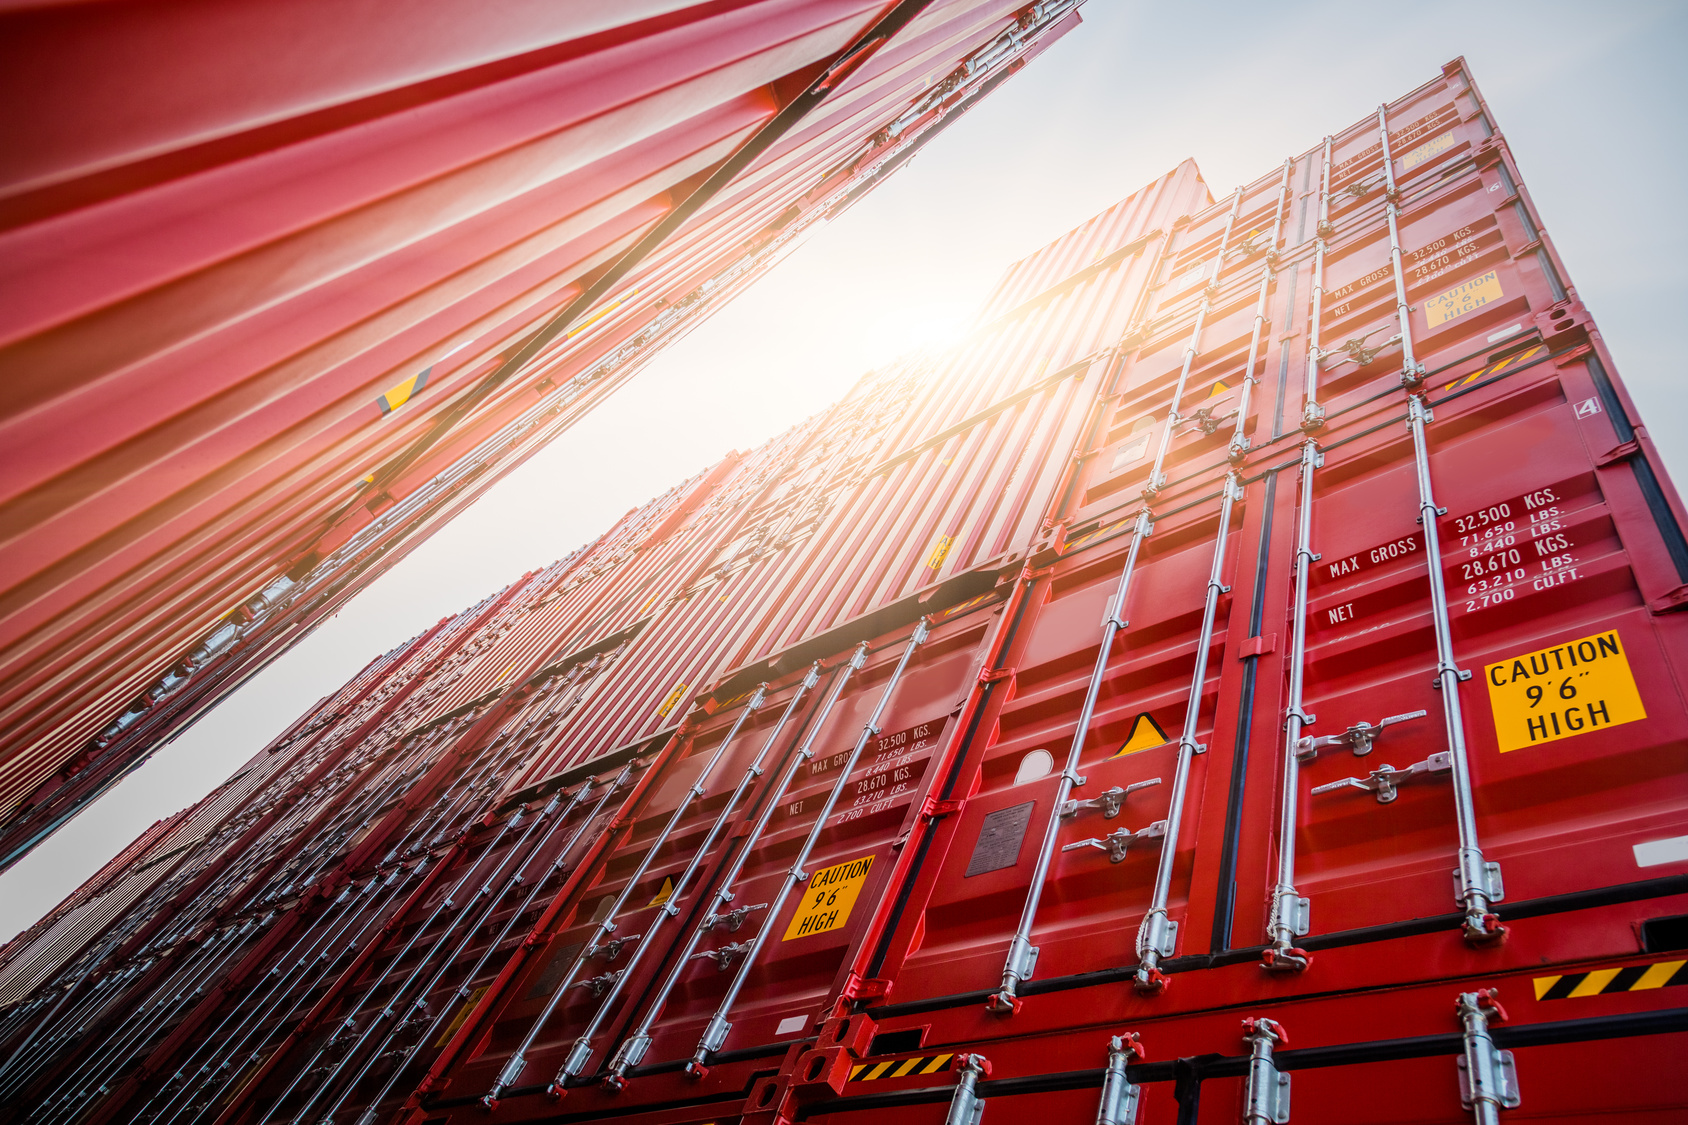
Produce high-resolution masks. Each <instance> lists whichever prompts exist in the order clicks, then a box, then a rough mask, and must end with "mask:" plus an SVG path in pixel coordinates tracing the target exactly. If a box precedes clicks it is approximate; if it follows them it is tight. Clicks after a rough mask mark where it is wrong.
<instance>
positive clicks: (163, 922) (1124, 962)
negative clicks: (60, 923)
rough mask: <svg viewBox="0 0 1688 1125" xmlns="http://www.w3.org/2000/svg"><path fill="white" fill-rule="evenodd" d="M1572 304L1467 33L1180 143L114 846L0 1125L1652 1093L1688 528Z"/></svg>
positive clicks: (1417, 1113) (1458, 1101)
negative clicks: (937, 334)
mask: <svg viewBox="0 0 1688 1125" xmlns="http://www.w3.org/2000/svg"><path fill="white" fill-rule="evenodd" d="M1565 278H1566V274H1565V271H1564V268H1563V265H1562V263H1561V262H1560V261H1559V260H1558V257H1557V255H1556V253H1555V251H1554V249H1553V247H1552V244H1551V241H1550V240H1549V239H1548V238H1547V236H1546V235H1545V234H1544V233H1543V231H1542V227H1541V223H1540V220H1539V218H1538V217H1537V216H1536V214H1535V211H1534V209H1533V206H1532V205H1531V203H1530V201H1529V198H1528V195H1527V193H1526V192H1525V191H1524V189H1523V188H1522V186H1521V181H1520V179H1519V176H1518V171H1517V168H1516V166H1515V164H1514V163H1513V159H1512V156H1511V153H1510V151H1509V150H1508V148H1507V146H1506V144H1505V142H1504V140H1503V138H1502V137H1501V136H1500V135H1499V134H1498V133H1496V132H1495V130H1494V126H1493V122H1492V120H1491V118H1490V116H1489V114H1488V110H1487V108H1486V106H1485V105H1484V103H1483V101H1482V99H1481V97H1480V95H1479V94H1478V93H1477V91H1476V89H1475V87H1474V86H1473V85H1472V84H1471V81H1470V78H1469V76H1468V74H1467V73H1466V70H1465V68H1464V65H1463V63H1462V62H1459V61H1456V62H1454V63H1451V64H1449V66H1448V67H1447V68H1445V70H1444V73H1443V74H1442V75H1441V76H1440V77H1438V78H1437V79H1436V80H1434V81H1432V82H1430V83H1428V84H1427V85H1425V86H1423V87H1421V88H1420V89H1418V90H1415V91H1413V92H1412V93H1411V94H1409V95H1407V96H1406V97H1405V98H1402V99H1399V100H1397V101H1395V102H1392V103H1389V104H1388V105H1385V106H1384V107H1382V108H1381V109H1380V110H1379V113H1378V116H1377V117H1376V118H1375V119H1369V120H1367V121H1363V122H1361V123H1359V124H1357V125H1355V126H1353V127H1351V128H1349V129H1346V130H1344V131H1342V132H1340V133H1337V134H1335V135H1333V136H1332V137H1330V138H1326V139H1325V140H1324V141H1323V142H1322V143H1321V144H1319V145H1318V146H1316V147H1314V148H1313V149H1312V150H1310V151H1309V152H1307V153H1303V154H1301V155H1298V156H1296V157H1292V158H1290V159H1289V160H1287V161H1285V163H1284V164H1283V165H1282V166H1281V167H1280V168H1277V169H1274V170H1273V171H1272V172H1271V173H1269V174H1268V175H1266V176H1263V177H1262V178H1261V179H1260V180H1258V181H1256V182H1254V183H1251V184H1248V185H1244V186H1243V187H1240V188H1238V189H1237V190H1235V191H1234V192H1231V193H1227V194H1225V195H1223V196H1221V197H1219V198H1218V199H1215V198H1213V197H1212V196H1211V195H1210V194H1209V192H1208V190H1207V188H1206V186H1205V185H1204V184H1203V183H1202V182H1201V180H1200V178H1199V175H1198V174H1197V172H1196V170H1195V168H1194V166H1193V165H1190V164H1186V165H1183V166H1180V167H1179V168H1178V169H1175V170H1174V171H1172V172H1171V173H1169V174H1168V175H1166V176H1165V177H1162V178H1161V179H1160V180H1158V181H1156V182H1155V183H1154V184H1152V185H1150V186H1149V187H1147V188H1145V189H1143V190H1142V191H1140V192H1138V193H1136V194H1135V195H1133V196H1131V197H1130V198H1129V199H1127V200H1126V201H1124V202H1123V203H1121V204H1120V205H1119V206H1117V207H1115V208H1113V209H1111V210H1110V211H1108V212H1106V213H1104V214H1103V215H1101V216H1098V217H1097V218H1096V219H1095V220H1092V222H1090V223H1088V224H1086V225H1085V226H1084V227H1081V228H1079V229H1078V230H1076V231H1074V232H1072V233H1071V234H1069V235H1068V236H1066V237H1064V238H1063V239H1061V240H1059V241H1057V242H1056V243H1055V244H1053V245H1052V246H1050V247H1047V248H1046V249H1044V250H1042V251H1040V252H1039V253H1037V254H1035V255H1033V256H1032V257H1031V258H1029V259H1027V260H1026V261H1024V262H1021V263H1019V264H1017V265H1016V266H1015V267H1014V268H1013V269H1012V270H1010V272H1009V274H1008V275H1007V276H1006V277H1005V279H1004V281H1003V282H1002V284H1001V285H1000V286H999V287H998V289H997V291H996V292H995V293H994V294H993V296H992V298H991V300H990V303H989V304H988V306H987V309H986V312H985V313H984V315H983V317H982V318H981V322H980V324H979V326H978V327H977V329H976V330H975V332H974V333H973V334H972V336H971V338H970V339H969V340H968V341H967V342H966V343H965V344H963V345H961V346H959V347H958V348H956V349H954V350H953V351H951V352H948V353H946V354H944V355H941V356H928V357H919V358H916V359H913V360H910V361H907V362H904V363H901V364H898V365H895V366H893V367H891V368H889V369H887V370H884V371H880V372H875V373H873V374H871V375H869V376H868V377H866V378H865V379H864V380H862V382H861V383H860V384H859V385H858V386H857V387H856V389H855V390H853V391H852V392H851V394H850V395H849V396H847V397H846V399H845V400H844V401H843V402H841V403H839V404H838V405H837V406H836V407H834V408H833V409H832V410H830V411H828V412H826V413H824V414H823V415H821V416H819V417H817V418H814V419H811V420H809V421H808V422H806V423H804V424H802V425H800V426H798V427H796V428H794V429H793V430H792V431H790V432H788V433H787V434H784V435H782V436H781V437H779V438H777V439H775V440H774V441H773V442H770V443H769V444H768V445H766V446H764V447H762V448H761V449H758V450H756V451H753V452H751V453H748V454H744V455H733V456H731V457H729V458H728V459H727V460H725V461H723V462H722V463H721V464H720V465H718V466H716V467H715V468H713V469H711V470H710V471H708V472H706V473H705V474H703V475H701V476H700V477H698V478H696V479H694V480H692V481H690V482H687V483H686V484H685V485H683V486H682V487H680V488H678V489H676V490H675V491H673V492H671V493H669V494H668V495H666V496H664V497H662V498H660V499H658V500H657V501H654V502H653V503H652V504H651V505H649V506H647V507H646V508H644V509H642V510H640V511H638V512H636V513H633V514H630V516H629V517H628V518H627V519H626V520H624V521H623V523H622V524H620V525H619V526H618V527H617V528H616V529H614V530H612V531H611V532H610V533H609V534H608V535H606V536H605V537H604V538H603V539H601V540H600V541H598V542H597V543H595V544H593V545H592V546H591V547H589V548H587V549H585V550H584V551H582V552H579V553H577V554H576V555H575V556H572V557H571V558H570V559H568V560H565V561H564V562H563V563H560V564H558V565H557V566H555V567H552V568H548V569H547V570H546V571H543V572H539V573H538V574H536V575H532V576H529V577H528V578H527V579H525V580H524V581H523V582H521V583H519V584H517V585H516V586H514V587H512V588H511V589H510V590H507V591H505V592H504V593H503V594H501V595H500V596H499V597H498V598H496V599H493V600H492V601H489V602H488V603H486V604H484V605H483V606H480V607H477V608H476V609H475V610H474V611H471V613H470V614H469V615H465V618H464V619H460V621H458V622H453V623H450V624H442V626H441V628H440V629H439V630H437V631H436V632H435V633H433V634H430V635H429V636H425V637H423V638H419V639H418V640H417V641H416V642H413V643H412V644H411V645H409V646H407V647H406V648H405V649H403V650H402V651H400V652H398V653H395V654H390V655H389V656H388V657H387V658H384V659H383V662H380V664H379V666H372V668H371V670H369V671H368V672H366V674H365V675H364V676H363V677H360V679H359V681H356V682H354V684H353V685H350V686H349V687H348V689H346V691H343V692H342V693H340V695H339V696H337V697H335V699H334V700H331V701H329V702H327V703H325V704H324V705H322V706H321V707H319V709H318V710H317V712H315V713H314V714H313V715H312V716H311V717H310V718H308V719H307V720H306V721H304V722H302V723H301V724H300V725H298V726H297V727H296V728H295V729H294V730H293V731H291V732H289V734H288V735H287V736H284V738H283V739H281V740H279V741H278V743H277V744H276V745H275V746H274V747H272V748H271V751H270V752H269V757H270V758H271V759H276V760H279V764H277V765H271V766H264V767H263V770H264V772H263V773H262V774H261V775H257V776H259V777H260V778H261V780H260V781H258V782H255V783H253V784H249V785H245V786H244V787H242V788H240V790H239V793H240V796H239V797H238V798H235V799H230V798H229V797H228V796H227V795H226V794H225V795H220V796H218V797H215V798H213V799H212V800H213V801H214V802H216V801H220V802H222V803H221V804H220V805H218V806H217V807H216V809H215V811H214V812H213V811H210V810H211V806H209V805H208V806H205V808H204V809H202V810H196V811H195V813H194V814H193V815H192V817H191V818H190V820H191V822H192V823H194V824H201V823H204V825H205V826H204V827H202V828H198V829H196V831H198V832H199V833H200V835H199V836H197V837H195V840H196V841H197V842H196V843H194V844H193V846H191V847H187V848H186V849H185V850H184V849H182V848H180V846H179V845H172V844H171V840H178V839H179V837H180V836H181V835H182V831H181V830H177V832H176V835H175V836H171V837H170V838H168V839H161V840H160V841H158V842H157V843H151V844H149V845H148V846H147V847H145V848H142V849H139V852H140V854H139V855H138V857H137V859H136V860H135V862H134V866H135V868H136V871H135V874H134V875H133V876H125V875H124V874H121V873H120V874H118V875H115V876H113V877H112V878H111V879H108V880H105V881H104V882H103V883H102V886H103V887H110V886H120V885H122V879H123V878H125V877H131V878H139V877H141V871H142V870H144V869H146V867H147V865H148V864H149V863H153V864H156V863H158V862H160V861H161V860H162V859H163V857H164V855H165V853H166V851H167V850H168V848H170V847H171V846H177V848H178V850H177V851H176V852H175V853H171V858H170V859H169V860H168V862H170V863H173V864H174V865H175V866H174V867H173V868H171V870H170V873H169V874H168V876H166V877H164V878H162V879H159V878H154V880H153V882H152V883H149V884H148V885H147V888H145V889H144V895H145V897H142V892H141V891H136V892H135V893H134V894H131V895H130V897H129V899H127V900H124V901H129V902H135V903H136V905H134V906H132V907H130V908H129V909H128V910H127V911H124V912H122V913H121V915H120V916H118V917H114V918H113V920H112V922H111V924H110V925H109V926H108V928H107V930H106V931H101V932H98V933H95V932H92V931H89V932H88V933H87V936H86V938H85V945H84V948H83V949H82V950H80V951H79V952H78V951H70V952H68V953H60V954H56V956H58V957H59V959H60V961H61V962H62V964H61V965H60V967H58V968H57V969H55V970H53V971H52V972H51V973H48V972H46V971H44V970H41V969H36V970H33V977H32V979H35V980H41V981H42V982H43V983H42V984H41V985H40V986H39V987H36V988H34V989H33V991H32V992H30V993H29V994H28V995H27V996H23V995H22V994H21V993H20V999H19V1000H18V1001H17V1002H15V1003H13V1004H12V1006H11V1007H10V1008H9V1009H8V1010H7V1011H6V1012H5V1013H4V1019H5V1021H6V1022H5V1024H4V1025H3V1027H0V1034H4V1035H5V1036H7V1040H6V1042H7V1044H8V1047H9V1050H10V1058H11V1061H10V1062H9V1063H8V1064H6V1066H5V1068H4V1070H0V1083H3V1084H4V1092H5V1095H6V1096H7V1097H8V1098H9V1099H10V1102H9V1104H10V1106H11V1107H12V1108H11V1113H12V1115H13V1118H14V1119H16V1120H28V1121H44V1122H45V1121H53V1122H58V1121H65V1122H68V1121H106V1120H136V1121H148V1122H200V1121H207V1122H210V1121H214V1122H219V1123H232V1122H260V1121H265V1122H281V1121H293V1122H306V1121H311V1122H325V1121H341V1122H351V1121H354V1120H355V1121H358V1122H376V1121H388V1120H394V1121H397V1120H403V1121H410V1122H416V1123H421V1122H430V1123H435V1122H460V1121H480V1120H484V1119H485V1118H486V1115H487V1114H488V1112H489V1111H490V1112H491V1113H492V1115H493V1119H494V1120H529V1119H547V1120H581V1121H587V1120H596V1119H603V1118H609V1117H614V1118H616V1119H618V1120H626V1119H630V1120H635V1121H643V1122H651V1123H656V1122H662V1123H665V1125H666V1123H681V1122H697V1123H700V1125H701V1123H702V1122H706V1121H719V1120H723V1119H740V1120H745V1121H757V1122H770V1123H771V1122H774V1121H782V1120H783V1121H794V1120H807V1121H821V1120H826V1121H838V1122H846V1123H854V1122H858V1121H864V1120H867V1117H865V1116H863V1115H867V1114H871V1115H873V1119H874V1120H886V1119H896V1120H908V1121H910V1122H934V1123H935V1122H937V1121H940V1120H945V1119H947V1120H949V1121H951V1122H957V1123H963V1122H974V1121H977V1120H978V1119H979V1115H980V1114H981V1113H983V1114H987V1115H988V1116H989V1118H990V1120H991V1121H996V1122H1005V1121H1018V1120H1026V1121H1033V1120H1035V1121H1039V1122H1042V1121H1045V1120H1047V1119H1048V1118H1049V1116H1050V1115H1051V1114H1064V1115H1068V1116H1071V1117H1072V1118H1073V1119H1075V1120H1077V1119H1090V1118H1094V1119H1095V1120H1098V1121H1103V1122H1110V1123H1122V1122H1129V1121H1139V1122H1144V1123H1155V1122H1174V1121H1177V1122H1203V1121H1236V1120H1242V1121H1245V1122H1251V1123H1253V1122H1267V1121H1278V1122H1281V1121H1286V1120H1290V1119H1291V1111H1292V1109H1293V1114H1294V1119H1295V1120H1301V1121H1309V1122H1346V1121H1353V1120H1367V1121H1401V1122H1406V1121H1415V1122H1417V1121H1458V1120H1469V1119H1476V1120H1478V1121H1480V1122H1493V1121H1495V1120H1497V1119H1498V1118H1499V1117H1500V1116H1501V1115H1504V1114H1506V1113H1508V1112H1510V1111H1511V1109H1512V1108H1513V1107H1515V1106H1520V1105H1521V1106H1522V1108H1521V1109H1520V1110H1519V1115H1520V1116H1529V1117H1530V1118H1531V1119H1538V1120H1570V1119H1572V1118H1576V1119H1578V1120H1585V1119H1588V1118H1589V1117H1596V1118H1600V1119H1604V1120H1612V1121H1643V1120H1658V1121H1664V1120H1670V1119H1675V1118H1677V1117H1679V1116H1680V1115H1681V1113H1682V1112H1683V1110H1684V1109H1685V1108H1688V1087H1685V1086H1684V1084H1683V1080H1682V1078H1681V1074H1680V1069H1679V1068H1677V1067H1675V1066H1673V1065H1672V1064H1671V1063H1670V1062H1669V1060H1670V1059H1671V1058H1673V1057H1679V1056H1680V1054H1681V1052H1682V1050H1683V1048H1684V1045H1685V1042H1688V1008H1685V1007H1683V1006H1682V1004H1681V1002H1680V1000H1679V999H1678V995H1677V994H1676V993H1675V992H1674V987H1675V986H1678V985H1681V984H1688V968H1685V967H1684V958H1685V957H1688V954H1683V953H1681V952H1680V950H1682V949H1684V948H1688V837H1685V836H1684V835H1683V833H1684V831H1685V829H1684V821H1685V820H1688V781H1685V779H1684V770H1683V765H1684V763H1683V761H1682V754H1683V748H1684V746H1688V709H1685V706H1684V701H1683V694H1682V687H1683V682H1684V681H1683V677H1684V672H1685V670H1688V669H1685V661H1688V643H1685V641H1684V636H1683V631H1682V629H1683V626H1682V621H1683V619H1682V617H1681V616H1680V614H1679V613H1678V612H1677V611H1678V610H1679V609H1680V607H1681V605H1682V603H1683V601H1684V596H1683V591H1684V590H1685V589H1688V546H1685V544H1684V539H1683V533H1682V527H1683V523H1684V520H1683V513H1682V510H1681V506H1680V503H1679V502H1678V501H1677V499H1676V497H1675V495H1674V492H1673V491H1672V490H1671V488H1670V486H1669V484H1668V482H1666V481H1664V480H1663V479H1662V477H1661V476H1660V475H1659V473H1658V471H1657V469H1656V468H1655V466H1656V465H1657V461H1656V459H1655V457H1654V454H1653V451H1652V449H1651V446H1650V444H1649V442H1648V439H1647V436H1646V433H1645V430H1644V429H1643V428H1642V427H1640V426H1639V425H1638V424H1637V423H1636V422H1635V421H1634V419H1635V413H1634V409H1633V406H1632V405H1631V404H1630V403H1629V402H1628V400H1627V398H1626V397H1625V395H1624V393H1623V391H1622V389H1621V386H1620V385H1619V384H1618V383H1617V382H1616V380H1615V376H1614V375H1613V373H1612V368H1611V364H1610V359H1609V357H1608V356H1607V354H1606V352H1605V349H1604V346H1603V344H1602V342H1601V340H1600V337H1599V335H1598V332H1597V331H1596V330H1595V328H1594V325H1593V322H1592V320H1591V318H1590V317H1589V315H1588V313H1587V311H1586V309H1585V308H1584V307H1583V306H1582V305H1581V303H1580V302H1579V301H1578V300H1577V298H1576V296H1575V292H1574V290H1573V289H1571V288H1570V287H1569V284H1568V282H1567V281H1566V280H1565ZM389 685H392V686H389ZM258 768H259V766H258V765H257V764H255V765H254V766H253V767H250V768H249V772H248V773H247V774H243V775H241V776H242V777H243V778H244V777H246V776H253V775H252V773H251V770H256V769H258ZM237 784H238V783H237ZM231 792H232V790H231ZM213 822H214V823H213ZM71 905H72V906H79V905H80V903H73V904H71ZM65 916H66V917H68V916H69V915H68V914H66V915H65ZM56 932H57V931H54V932H53V933H43V934H40V935H35V937H34V939H33V941H34V944H33V945H30V946H29V947H28V950H29V951H28V953H27V956H28V957H30V958H33V960H32V961H31V963H32V964H33V963H37V962H39V961H40V957H41V956H42V954H41V953H40V948H39V947H41V945H42V943H44V942H48V941H49V940H51V939H52V938H53V937H54V933H56ZM61 944H62V943H61ZM25 956H26V953H25V948H24V944H23V943H19V945H18V947H17V950H16V951H15V952H14V953H13V954H12V963H19V959H20V958H23V957H25ZM1292 1043H1293V1046H1292V1045H1291V1044H1292ZM1573 1053H1574V1054H1575V1057H1576V1059H1577V1063H1576V1064H1573V1063H1572V1062H1571V1059H1572V1056H1573ZM1591 1060H1592V1063H1593V1065H1591ZM1612 1073H1622V1074H1624V1075H1625V1081H1623V1082H1621V1083H1619V1082H1613V1081H1610V1080H1609V1079H1605V1078H1602V1079H1600V1080H1596V1079H1595V1078H1592V1077H1591V1075H1596V1076H1603V1075H1609V1074H1612ZM1292 1089H1293V1099H1292V1097H1291V1091H1292Z"/></svg>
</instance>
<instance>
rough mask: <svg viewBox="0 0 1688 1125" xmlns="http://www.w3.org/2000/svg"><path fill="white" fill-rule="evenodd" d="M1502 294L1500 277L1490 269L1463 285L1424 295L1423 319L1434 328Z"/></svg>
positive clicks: (1475, 309) (1498, 298)
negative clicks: (1428, 295)
mask: <svg viewBox="0 0 1688 1125" xmlns="http://www.w3.org/2000/svg"><path fill="white" fill-rule="evenodd" d="M1503 296H1505V294H1504V293H1502V292H1501V290H1500V278H1499V277H1497V276H1495V271H1494V270H1490V271H1489V272H1488V273H1486V274H1483V275H1482V276H1481V277H1474V278H1472V279H1471V280H1470V281H1467V282H1465V283H1464V284H1463V285H1456V286H1454V287H1453V288H1452V289H1450V290H1448V291H1447V292H1446V293H1438V294H1436V296H1434V297H1426V298H1425V301H1424V321H1425V323H1426V324H1427V325H1429V326H1430V327H1431V328H1434V327H1436V326H1437V325H1438V324H1446V323H1447V322H1448V321H1450V320H1453V319H1454V318H1455V317H1460V316H1464V315H1465V314H1466V313H1468V312H1476V311H1477V310H1478V309H1480V308H1482V307H1483V306H1484V305H1486V304H1488V303H1489V302H1490V301H1498V300H1500V299H1501V298H1502V297H1503Z"/></svg>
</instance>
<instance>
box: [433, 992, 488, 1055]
mask: <svg viewBox="0 0 1688 1125" xmlns="http://www.w3.org/2000/svg"><path fill="white" fill-rule="evenodd" d="M486 990H487V986H486V985H484V984H483V985H481V986H480V987H479V988H477V989H475V991H473V992H471V993H469V998H468V999H467V1000H465V1001H463V1006H462V1007H461V1008H459V1009H457V1014H456V1015H455V1016H452V1017H451V1022H450V1023H448V1024H446V1025H445V1030H444V1031H442V1032H440V1037H439V1038H438V1039H436V1040H435V1041H434V1046H436V1047H443V1046H445V1045H446V1044H447V1043H449V1042H451V1037H452V1036H453V1035H456V1034H457V1029H458V1028H460V1027H462V1026H463V1021H464V1020H466V1019H468V1018H469V1013H470V1012H472V1011H474V1010H475V1005H476V1004H479V1003H480V1002H481V997H482V996H484V995H486Z"/></svg>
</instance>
